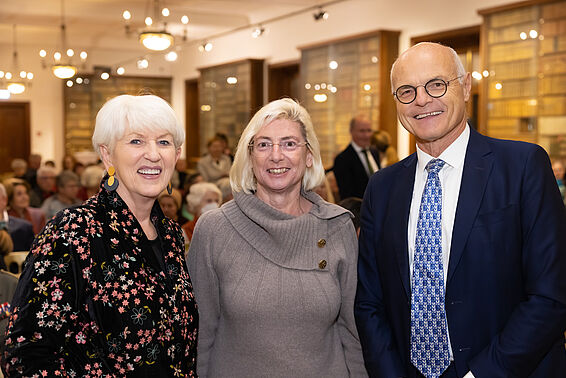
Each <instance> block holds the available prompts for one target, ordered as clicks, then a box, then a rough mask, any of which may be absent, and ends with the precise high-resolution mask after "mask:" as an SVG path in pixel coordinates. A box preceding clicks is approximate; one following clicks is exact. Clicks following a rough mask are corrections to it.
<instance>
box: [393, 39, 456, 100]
mask: <svg viewBox="0 0 566 378" xmlns="http://www.w3.org/2000/svg"><path fill="white" fill-rule="evenodd" d="M426 45H429V46H431V45H436V46H439V47H443V48H445V49H448V51H449V52H450V54H452V60H453V63H454V66H453V67H454V68H455V69H456V76H458V77H459V78H458V81H459V82H460V84H462V83H463V82H464V79H465V78H466V73H467V71H466V68H464V64H463V63H462V60H461V59H460V57H459V56H458V53H457V52H456V50H454V49H453V48H452V47H450V46H444V45H442V44H440V43H436V42H420V43H417V44H416V45H414V46H411V47H409V48H408V49H407V50H405V51H403V52H402V53H401V55H399V57H398V58H397V59H396V60H395V62H393V65H391V72H390V73H389V81H390V82H391V93H392V94H395V90H396V89H397V88H395V87H393V71H394V70H395V66H396V65H397V62H398V61H399V58H401V57H402V56H403V55H404V54H405V53H406V52H407V51H409V50H413V49H415V48H418V47H421V46H426Z"/></svg>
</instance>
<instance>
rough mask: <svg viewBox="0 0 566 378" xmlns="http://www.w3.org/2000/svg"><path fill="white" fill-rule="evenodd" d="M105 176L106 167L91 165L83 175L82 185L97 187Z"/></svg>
mask: <svg viewBox="0 0 566 378" xmlns="http://www.w3.org/2000/svg"><path fill="white" fill-rule="evenodd" d="M103 177H104V168H102V167H101V166H99V165H89V166H88V167H86V168H85V170H84V171H83V173H82V175H81V185H82V186H84V187H85V188H95V187H98V186H99V185H100V181H102V178H103Z"/></svg>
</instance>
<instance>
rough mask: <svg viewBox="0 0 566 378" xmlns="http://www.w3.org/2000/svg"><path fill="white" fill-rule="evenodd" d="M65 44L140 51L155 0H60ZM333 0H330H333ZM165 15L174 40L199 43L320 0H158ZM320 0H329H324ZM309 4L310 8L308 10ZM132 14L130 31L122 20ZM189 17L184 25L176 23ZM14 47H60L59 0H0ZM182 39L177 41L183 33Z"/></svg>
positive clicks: (0, 39) (0, 32)
mask: <svg viewBox="0 0 566 378" xmlns="http://www.w3.org/2000/svg"><path fill="white" fill-rule="evenodd" d="M64 1H65V2H64V14H65V24H66V30H67V47H71V48H74V49H80V50H87V51H88V50H96V49H105V50H113V49H116V50H121V51H124V50H126V51H129V50H131V51H136V52H137V51H143V50H144V48H143V47H142V46H141V45H140V44H139V43H137V42H136V41H137V36H138V33H139V31H141V30H142V29H143V28H144V26H145V24H144V19H145V17H146V16H153V2H154V1H155V0H118V1H117V0H64ZM333 2H335V1H333ZM159 3H160V7H163V6H166V7H167V8H169V10H170V12H171V14H170V16H169V17H168V22H167V30H168V31H169V32H170V33H172V34H173V35H174V36H175V40H176V44H177V45H179V44H182V43H196V42H201V41H203V40H204V39H206V38H207V37H210V36H214V35H217V34H219V33H224V32H227V31H230V30H233V29H236V28H239V27H247V26H250V32H251V25H254V24H257V23H259V22H261V21H265V20H268V19H272V18H276V17H280V16H283V15H286V14H289V13H292V12H299V11H301V10H305V11H314V9H315V8H316V7H317V6H319V5H323V4H325V2H324V1H323V0H159ZM326 3H332V2H329V1H327V2H326ZM309 8H311V9H309ZM126 9H127V10H129V11H130V12H131V14H132V19H131V20H130V31H131V32H130V33H129V34H127V33H126V27H125V25H126V23H125V21H124V19H123V18H122V13H123V11H124V10H126ZM183 15H187V16H188V17H189V23H188V25H186V26H185V25H183V24H182V23H181V21H180V19H181V17H182V16H183ZM14 24H15V25H17V26H16V36H17V44H18V47H21V46H26V45H33V46H37V47H38V48H39V47H41V48H44V49H54V48H58V47H60V46H61V33H60V25H61V0H1V1H0V45H9V46H11V45H12V41H13V31H12V30H13V25H14ZM185 30H186V35H187V38H186V40H185V42H183V39H182V38H183V37H182V36H183V34H184V33H185Z"/></svg>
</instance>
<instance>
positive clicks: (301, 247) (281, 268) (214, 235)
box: [188, 99, 367, 378]
mask: <svg viewBox="0 0 566 378" xmlns="http://www.w3.org/2000/svg"><path fill="white" fill-rule="evenodd" d="M323 177H324V169H323V167H322V161H321V158H320V149H319V144H318V140H317V138H316V135H315V134H314V129H313V125H312V122H311V119H310V117H309V115H308V113H307V111H306V110H305V109H304V108H303V107H301V106H300V105H298V104H297V103H295V102H294V101H293V100H290V99H282V100H277V101H273V102H271V103H269V104H267V105H265V106H264V107H263V108H262V109H261V110H259V112H258V113H256V114H255V115H254V117H253V118H252V120H251V121H250V123H249V124H248V126H247V127H246V128H245V130H244V132H243V133H242V136H241V138H240V141H239V143H238V148H237V151H236V156H235V158H234V165H233V166H232V169H231V171H230V182H231V184H232V190H233V192H234V200H233V201H230V202H228V203H226V204H224V205H223V206H222V207H221V208H220V209H216V210H212V211H209V212H207V213H205V214H203V215H202V216H201V217H200V219H199V221H198V223H197V224H196V228H195V232H194V234H193V239H192V241H191V245H190V248H189V253H188V264H189V271H190V273H191V277H192V279H193V283H194V287H195V294H196V297H197V301H198V304H199V314H200V325H199V345H198V353H199V354H198V373H199V376H200V377H205V378H206V377H325V378H331V377H336V378H338V377H339V378H344V377H366V376H367V374H366V372H365V368H364V363H363V359H362V352H361V347H360V342H359V339H358V334H357V331H356V326H355V324H354V310H353V306H354V296H355V292H356V261H357V250H358V247H357V238H356V233H355V231H354V227H353V225H352V222H351V221H350V213H349V212H348V211H347V210H345V209H343V208H341V207H339V206H336V205H333V204H330V203H327V202H325V201H323V200H322V199H321V198H320V197H319V196H318V195H317V194H315V193H314V192H312V191H311V190H312V189H313V188H315V187H316V186H317V185H319V184H320V182H321V181H322V179H323Z"/></svg>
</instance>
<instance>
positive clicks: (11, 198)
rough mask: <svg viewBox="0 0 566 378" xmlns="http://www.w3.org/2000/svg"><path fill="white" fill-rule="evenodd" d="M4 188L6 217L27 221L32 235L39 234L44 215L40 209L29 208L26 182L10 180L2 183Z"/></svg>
mask: <svg viewBox="0 0 566 378" xmlns="http://www.w3.org/2000/svg"><path fill="white" fill-rule="evenodd" d="M4 186H5V187H6V194H7V195H8V215H9V216H11V217H16V218H21V219H25V220H27V221H28V222H30V223H31V224H32V226H33V233H34V234H35V235H37V234H39V232H40V231H41V229H42V228H43V226H45V214H44V213H43V211H41V210H40V209H36V208H35V207H30V205H29V191H30V186H29V184H28V182H27V181H25V180H22V179H18V178H12V179H8V180H6V181H4Z"/></svg>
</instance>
